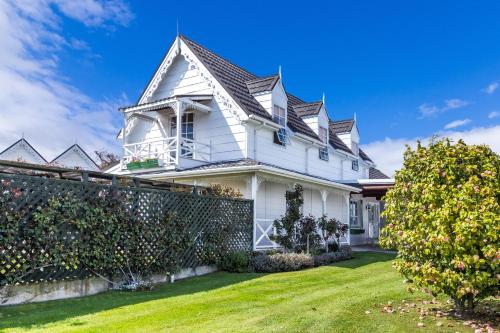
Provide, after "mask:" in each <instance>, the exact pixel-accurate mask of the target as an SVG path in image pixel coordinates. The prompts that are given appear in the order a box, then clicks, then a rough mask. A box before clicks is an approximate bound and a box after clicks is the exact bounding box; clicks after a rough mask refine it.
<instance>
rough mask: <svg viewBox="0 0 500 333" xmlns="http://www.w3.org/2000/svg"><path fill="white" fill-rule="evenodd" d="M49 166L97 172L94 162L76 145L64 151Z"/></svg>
mask: <svg viewBox="0 0 500 333" xmlns="http://www.w3.org/2000/svg"><path fill="white" fill-rule="evenodd" d="M51 164H55V165H59V166H62V167H65V168H71V169H79V170H91V171H98V170H99V167H98V166H97V164H96V163H95V162H94V160H93V159H92V158H90V156H89V155H88V154H87V153H86V152H85V151H84V150H83V149H82V148H81V147H80V146H79V145H77V144H74V145H73V146H71V147H69V148H68V149H66V150H65V151H64V152H63V153H62V154H61V155H59V156H57V157H56V158H55V159H54V160H52V162H51Z"/></svg>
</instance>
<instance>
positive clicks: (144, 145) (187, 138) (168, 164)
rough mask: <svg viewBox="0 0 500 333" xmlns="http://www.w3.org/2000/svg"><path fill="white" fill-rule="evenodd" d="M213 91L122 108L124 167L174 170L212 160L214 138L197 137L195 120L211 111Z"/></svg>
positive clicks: (122, 163)
mask: <svg viewBox="0 0 500 333" xmlns="http://www.w3.org/2000/svg"><path fill="white" fill-rule="evenodd" d="M211 100H212V96H211V95H190V96H187V95H186V96H174V97H171V98H168V99H165V100H161V101H156V102H152V103H146V104H141V105H135V106H131V107H126V108H122V109H121V110H122V111H123V112H124V113H125V124H124V130H123V131H122V133H121V136H122V140H123V153H122V159H121V161H120V162H121V163H120V169H121V170H122V171H126V170H128V171H129V172H132V173H133V172H140V171H144V169H148V171H151V169H156V170H173V169H176V168H178V167H179V166H180V165H181V164H182V166H183V167H193V166H198V165H201V164H205V163H208V162H211V161H212V142H211V141H210V140H197V138H196V134H197V133H196V130H195V129H196V128H197V126H196V122H197V119H198V118H199V117H200V116H201V115H204V114H208V113H209V112H211V110H212V109H211V107H210V106H209V102H210V101H211Z"/></svg>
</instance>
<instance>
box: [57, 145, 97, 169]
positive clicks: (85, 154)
mask: <svg viewBox="0 0 500 333" xmlns="http://www.w3.org/2000/svg"><path fill="white" fill-rule="evenodd" d="M73 148H76V149H77V150H79V151H80V152H81V153H82V154H83V155H84V156H85V157H86V158H87V159H89V160H90V162H91V163H92V164H93V165H94V166H95V167H96V168H97V170H99V166H98V165H97V163H96V162H95V161H94V160H93V159H92V157H90V156H89V154H87V152H86V151H85V150H83V148H82V147H80V146H79V145H78V144H77V143H75V144H74V145H72V146H70V147H69V148H68V149H66V150H65V151H63V152H62V153H61V154H59V155H57V156H56V157H55V158H54V159H53V160H52V161H51V162H50V163H54V162H56V163H57V160H58V159H60V158H61V157H63V156H64V155H66V154H67V153H68V152H69V151H70V150H72V149H73Z"/></svg>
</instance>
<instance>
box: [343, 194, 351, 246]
mask: <svg viewBox="0 0 500 333" xmlns="http://www.w3.org/2000/svg"><path fill="white" fill-rule="evenodd" d="M344 199H345V203H346V206H347V237H346V238H347V244H349V245H351V212H350V210H351V209H350V206H351V202H350V201H351V200H350V199H351V195H350V193H347V194H344Z"/></svg>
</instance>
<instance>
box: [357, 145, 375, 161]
mask: <svg viewBox="0 0 500 333" xmlns="http://www.w3.org/2000/svg"><path fill="white" fill-rule="evenodd" d="M359 156H360V157H361V158H362V159H363V160H365V161H369V162H372V163H373V161H372V159H371V158H369V157H368V155H366V153H365V152H364V151H363V150H361V148H359Z"/></svg>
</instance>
